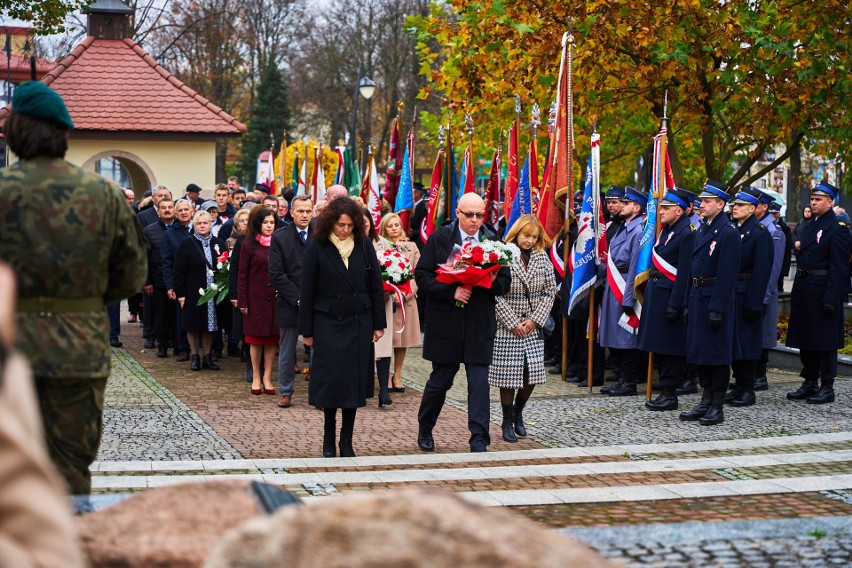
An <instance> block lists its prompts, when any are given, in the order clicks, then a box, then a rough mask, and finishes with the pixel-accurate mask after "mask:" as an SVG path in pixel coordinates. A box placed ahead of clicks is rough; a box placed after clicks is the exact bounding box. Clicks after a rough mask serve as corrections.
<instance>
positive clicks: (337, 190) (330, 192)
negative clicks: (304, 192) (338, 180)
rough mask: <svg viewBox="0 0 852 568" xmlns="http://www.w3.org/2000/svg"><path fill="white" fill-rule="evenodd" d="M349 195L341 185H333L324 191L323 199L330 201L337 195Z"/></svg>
mask: <svg viewBox="0 0 852 568" xmlns="http://www.w3.org/2000/svg"><path fill="white" fill-rule="evenodd" d="M347 195H349V190H348V189H346V188H345V187H343V186H342V185H339V184H338V185H333V186H331V187H329V188H328V189H327V190H326V192H325V200H326V201H332V200H334V199H337V198H338V197H345V196H347Z"/></svg>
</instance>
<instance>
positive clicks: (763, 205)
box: [754, 191, 787, 391]
mask: <svg viewBox="0 0 852 568" xmlns="http://www.w3.org/2000/svg"><path fill="white" fill-rule="evenodd" d="M773 204H775V198H774V197H773V196H772V194H770V193H767V192H765V191H761V192H760V203H758V205H757V210H756V211H755V212H754V216H755V217H757V219H758V222H759V223H760V224H761V225H763V226H764V227H766V229H767V230H768V231H769V236H770V237H772V270H771V272H770V274H769V283H768V284H767V286H766V295H765V296H764V298H763V308H764V314H763V349H762V350H761V352H760V361H758V363H757V374H756V376H755V378H754V390H755V391H765V390H768V389H769V383H768V382H767V380H766V367H767V365H768V364H769V350H770V349H772V348H773V347H775V345H777V344H778V284H777V282H778V278H779V277H780V275H781V271H782V269H783V265H784V250H785V247H786V246H787V237H785V236H784V231H782V230H781V227H779V226H778V223H777V222H776V221H775V216H774V215H773V214H772V211H771V208H772V206H773Z"/></svg>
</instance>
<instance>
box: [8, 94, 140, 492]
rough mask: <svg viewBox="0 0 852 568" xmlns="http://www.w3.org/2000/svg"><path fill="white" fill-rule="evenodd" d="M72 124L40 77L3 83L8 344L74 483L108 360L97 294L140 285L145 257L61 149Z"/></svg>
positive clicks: (133, 232) (81, 477) (94, 433)
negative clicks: (14, 283)
mask: <svg viewBox="0 0 852 568" xmlns="http://www.w3.org/2000/svg"><path fill="white" fill-rule="evenodd" d="M73 128H74V124H73V122H72V121H71V117H70V115H69V114H68V109H67V108H66V107H65V102H64V101H63V100H62V98H61V97H60V96H59V95H58V94H56V93H55V92H54V91H53V90H51V89H50V88H49V87H47V86H46V85H44V84H43V83H40V82H37V81H30V82H28V83H24V84H23V85H21V86H19V87H18V88H17V89H15V94H14V96H13V97H12V110H11V112H10V113H9V115H8V116H7V118H6V123H5V124H4V125H3V132H4V134H5V137H6V142H7V143H8V145H9V148H11V150H12V151H13V152H14V153H15V154H16V155H17V156H18V158H19V159H20V161H18V162H16V163H15V164H13V165H11V166H10V167H8V168H5V169H3V170H0V211H2V212H3V214H2V215H0V235H3V238H2V239H0V259H3V260H5V261H7V262H9V263H10V264H11V265H12V268H13V269H14V270H15V273H16V275H17V278H18V293H19V296H18V306H17V312H18V314H17V317H18V330H19V343H18V345H19V347H20V349H21V352H23V354H24V355H26V356H27V358H28V359H29V360H30V363H31V364H32V369H33V375H34V377H35V387H36V392H37V393H38V398H39V404H40V407H41V416H42V420H43V423H44V433H45V437H46V440H47V447H48V452H49V454H50V457H51V459H52V460H53V462H54V464H55V465H56V467H57V468H58V469H59V472H60V473H61V474H62V476H63V477H64V478H65V481H66V482H67V484H68V489H69V490H70V492H71V493H73V494H80V495H82V494H88V493H89V492H90V490H91V474H90V473H89V465H90V464H91V463H92V462H93V461H94V459H95V456H96V455H97V453H98V446H99V445H100V441H101V434H102V432H103V408H104V406H103V405H104V391H105V390H106V382H107V377H109V372H110V347H109V343H108V337H107V329H108V323H107V313H106V310H105V309H104V306H107V305H109V304H114V303H116V302H119V301H120V300H122V299H123V298H127V297H129V296H131V295H132V294H134V293H135V292H137V291H138V290H141V289H142V285H143V284H144V283H145V277H146V275H147V271H148V258H147V255H146V254H145V245H144V242H143V240H142V234H141V229H140V228H139V223H137V221H136V216H135V214H134V213H133V209H131V208H130V206H129V205H128V204H127V199H126V197H125V195H124V192H122V191H121V190H120V189H119V188H118V187H116V186H115V185H114V184H113V183H112V182H109V181H107V180H106V179H104V178H102V177H100V176H98V175H95V174H93V173H91V172H88V171H86V170H84V169H82V168H79V167H77V166H74V165H72V164H70V163H69V162H66V161H65V160H64V157H65V153H66V151H67V149H68V134H69V132H70V131H71V129H73Z"/></svg>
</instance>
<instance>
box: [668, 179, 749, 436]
mask: <svg viewBox="0 0 852 568" xmlns="http://www.w3.org/2000/svg"><path fill="white" fill-rule="evenodd" d="M726 189H727V188H726V187H725V186H724V185H722V184H721V183H719V182H716V181H713V180H709V179H708V180H707V181H706V182H705V184H704V190H703V191H702V192H701V194H700V195H699V196H698V197H699V198H700V199H701V211H702V214H703V216H704V222H703V223H702V225H701V227H700V228H699V229H698V231H696V233H695V241H694V243H693V245H692V258H691V263H690V271H689V272H690V273H689V277H690V279H689V288H688V290H687V304H686V305H687V309H688V310H689V311H688V313H687V325H686V361H687V363H692V364H695V365H698V381H699V384H700V385H701V386H702V387H703V389H704V393H703V394H702V397H701V402H700V403H699V404H698V405H697V406H695V407H694V408H693V409H692V410H690V411H689V412H683V413H681V415H680V419H681V420H685V421H690V422H693V421H696V420H697V421H698V422H699V423H700V424H701V425H702V426H712V425H714V424H719V423H721V422H722V420H723V419H724V415H723V413H722V404H723V403H724V401H725V391H726V390H727V388H728V380H729V379H730V374H731V361H732V360H733V344H734V319H735V316H736V314H734V313H733V312H734V289H735V287H736V283H737V274H739V268H740V234H739V231H737V230H736V229H735V228H734V227H733V225H731V224H730V223H729V222H728V216H727V215H725V211H724V209H725V204H726V203H727V202H728V199H730V195H728V193H727V191H726Z"/></svg>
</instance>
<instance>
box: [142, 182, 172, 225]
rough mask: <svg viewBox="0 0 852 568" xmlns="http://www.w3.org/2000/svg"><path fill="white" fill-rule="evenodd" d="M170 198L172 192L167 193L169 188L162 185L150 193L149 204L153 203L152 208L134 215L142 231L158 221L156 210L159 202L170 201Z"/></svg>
mask: <svg viewBox="0 0 852 568" xmlns="http://www.w3.org/2000/svg"><path fill="white" fill-rule="evenodd" d="M171 198H172V192H171V191H169V188H167V187H166V186H164V185H158V186H156V187H155V188H154V190H153V191H152V192H151V203H153V207H149V208H148V209H144V210H142V211H140V212H139V213H138V214H137V215H136V219H138V220H139V226H140V227H142V228H143V229H144V228H145V227H147V226H148V225H150V224H151V223H156V222H157V221H159V219H160V217H159V212H158V210H157V206H158V205H159V203H160V201H161V200H163V199H169V200H171Z"/></svg>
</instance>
